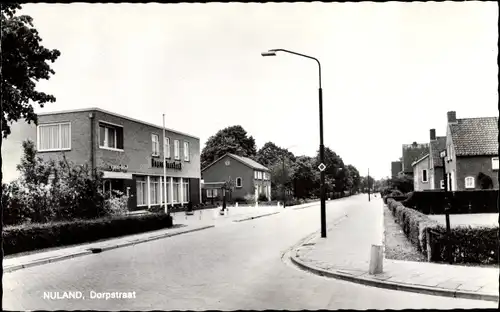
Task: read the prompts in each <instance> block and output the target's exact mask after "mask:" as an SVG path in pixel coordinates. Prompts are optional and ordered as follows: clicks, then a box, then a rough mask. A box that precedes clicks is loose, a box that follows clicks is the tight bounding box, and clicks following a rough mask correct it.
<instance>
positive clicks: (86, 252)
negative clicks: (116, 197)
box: [3, 225, 215, 273]
mask: <svg viewBox="0 0 500 312" xmlns="http://www.w3.org/2000/svg"><path fill="white" fill-rule="evenodd" d="M213 227H215V226H214V225H208V226H203V227H199V228H195V229H190V230H186V231H179V232H175V233H165V234H161V235H156V236H152V237H148V238H145V239H135V240H133V241H128V242H124V243H121V244H116V245H110V246H105V247H90V248H88V249H85V250H79V251H76V252H74V253H71V254H69V255H63V256H54V257H48V258H42V259H37V260H35V261H32V262H28V263H25V264H16V265H11V266H7V267H4V268H3V272H5V273H9V272H13V271H17V270H21V269H25V268H29V267H33V266H37V265H43V264H48V263H53V262H58V261H62V260H67V259H71V258H76V257H80V256H85V255H90V254H93V253H100V252H103V251H108V250H112V249H117V248H121V247H128V246H132V245H136V244H140V243H146V242H150V241H153V240H158V239H161V238H167V237H171V236H176V235H181V234H187V233H191V232H196V231H201V230H205V229H209V228H213Z"/></svg>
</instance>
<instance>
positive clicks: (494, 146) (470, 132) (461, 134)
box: [444, 111, 499, 191]
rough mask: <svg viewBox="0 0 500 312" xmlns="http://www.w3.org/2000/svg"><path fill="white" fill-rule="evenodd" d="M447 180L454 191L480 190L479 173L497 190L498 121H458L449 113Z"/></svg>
mask: <svg viewBox="0 0 500 312" xmlns="http://www.w3.org/2000/svg"><path fill="white" fill-rule="evenodd" d="M447 115H448V126H447V132H446V154H447V156H446V158H445V163H444V165H445V176H446V177H447V179H448V182H449V185H450V186H451V190H452V191H461V190H467V189H477V188H480V186H479V183H478V176H479V174H480V173H482V174H484V175H487V176H489V177H490V178H491V180H492V182H493V185H492V187H493V188H494V189H498V167H499V165H498V117H480V118H463V119H457V114H456V112H454V111H451V112H448V114H447Z"/></svg>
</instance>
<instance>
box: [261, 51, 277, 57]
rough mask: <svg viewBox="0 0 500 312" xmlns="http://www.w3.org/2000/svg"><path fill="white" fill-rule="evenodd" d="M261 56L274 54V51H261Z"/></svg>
mask: <svg viewBox="0 0 500 312" xmlns="http://www.w3.org/2000/svg"><path fill="white" fill-rule="evenodd" d="M261 55H262V56H276V52H274V51H267V52H262V53H261Z"/></svg>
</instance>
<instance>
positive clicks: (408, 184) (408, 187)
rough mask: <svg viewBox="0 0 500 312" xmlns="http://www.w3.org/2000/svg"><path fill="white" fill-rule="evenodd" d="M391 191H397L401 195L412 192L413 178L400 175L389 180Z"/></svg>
mask: <svg viewBox="0 0 500 312" xmlns="http://www.w3.org/2000/svg"><path fill="white" fill-rule="evenodd" d="M389 181H390V183H389V184H390V186H391V188H392V189H396V190H399V191H401V192H403V193H408V192H412V191H413V178H412V177H411V176H409V175H406V174H402V175H399V176H397V177H394V178H392V179H390V180H389Z"/></svg>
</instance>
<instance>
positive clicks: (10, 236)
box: [3, 213, 173, 255]
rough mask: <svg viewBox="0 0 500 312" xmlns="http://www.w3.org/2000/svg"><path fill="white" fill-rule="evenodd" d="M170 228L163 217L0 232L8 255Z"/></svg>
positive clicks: (55, 224) (168, 220) (35, 226)
mask: <svg viewBox="0 0 500 312" xmlns="http://www.w3.org/2000/svg"><path fill="white" fill-rule="evenodd" d="M172 225H173V222H172V217H171V216H170V215H167V214H164V213H158V214H147V215H140V216H120V217H113V218H110V217H108V218H102V219H94V220H75V221H64V222H52V223H43V224H24V225H17V226H12V227H8V228H4V230H3V248H4V253H5V255H10V254H15V253H19V252H25V251H32V250H37V249H43V248H51V247H60V246H67V245H72V244H81V243H88V242H93V241H97V240H100V239H105V238H111V237H118V236H123V235H130V234H137V233H142V232H147V231H154V230H159V229H163V228H168V227H172Z"/></svg>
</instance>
